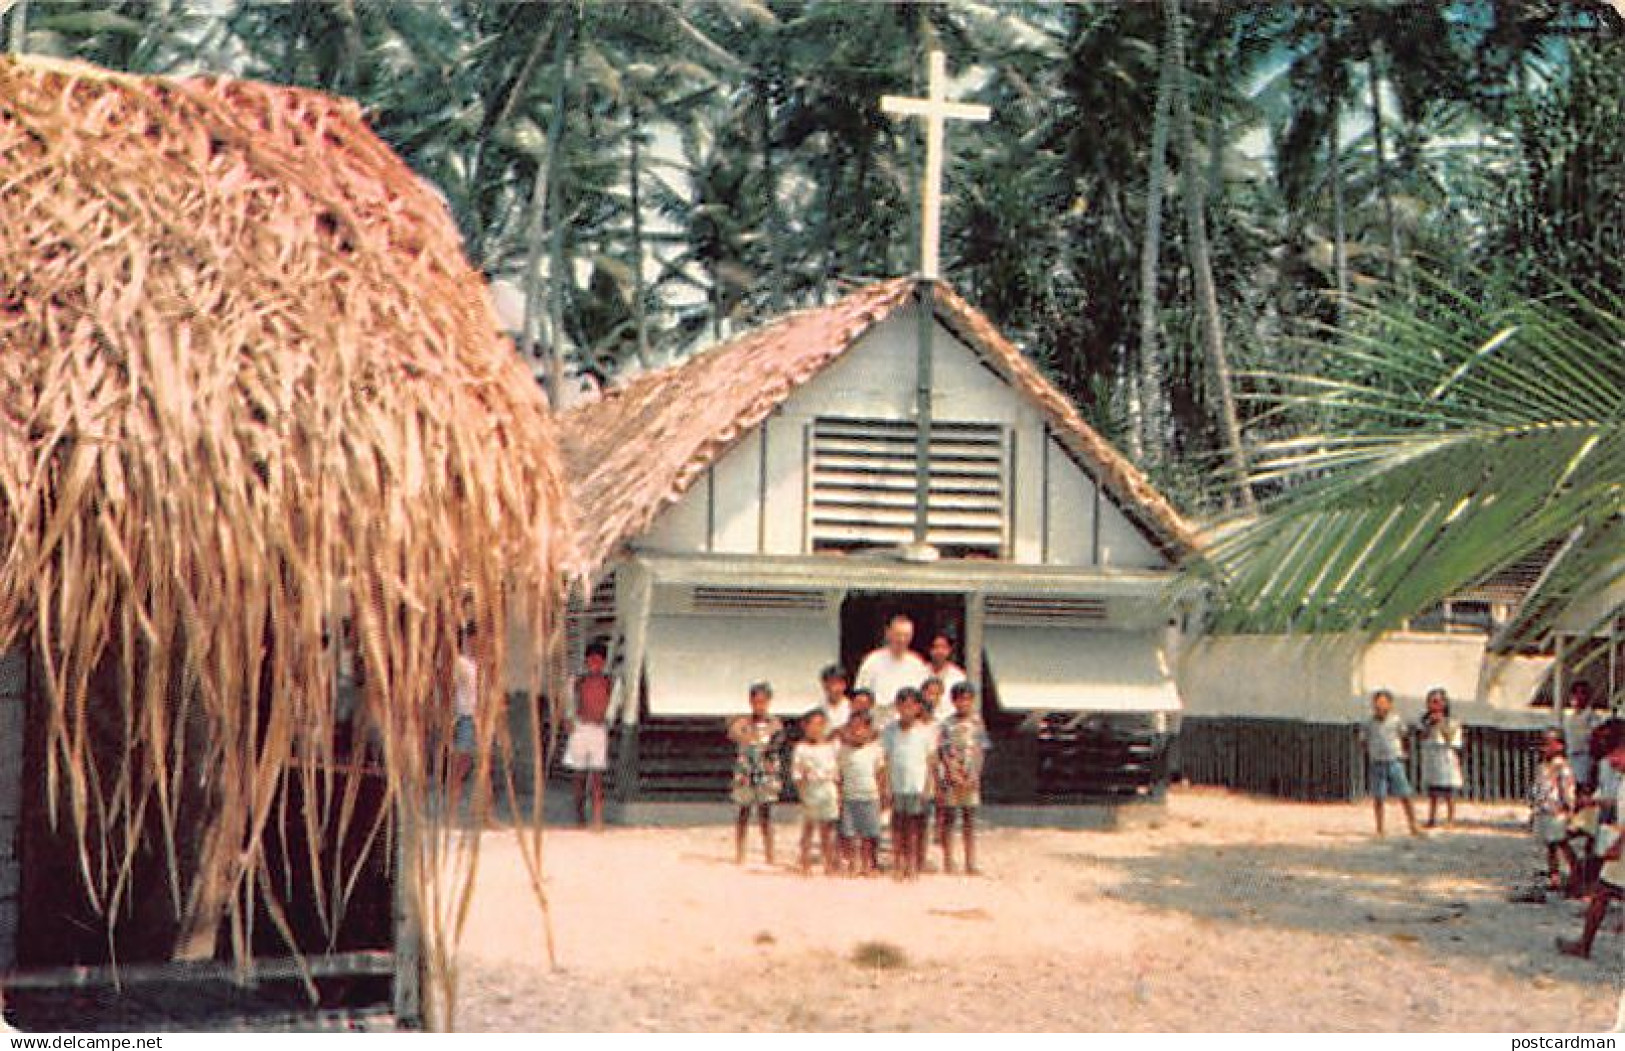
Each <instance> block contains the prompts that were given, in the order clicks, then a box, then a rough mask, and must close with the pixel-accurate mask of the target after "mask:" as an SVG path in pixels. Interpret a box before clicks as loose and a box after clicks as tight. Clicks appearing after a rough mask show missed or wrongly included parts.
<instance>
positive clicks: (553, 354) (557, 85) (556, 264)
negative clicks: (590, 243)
mask: <svg viewBox="0 0 1625 1051" xmlns="http://www.w3.org/2000/svg"><path fill="white" fill-rule="evenodd" d="M560 17H561V18H562V19H563V21H562V23H561V24H560V25H559V28H558V30H557V33H558V37H557V40H556V42H555V44H554V47H553V69H554V73H553V110H552V112H551V113H549V114H548V116H547V124H548V127H547V221H548V226H549V227H550V237H549V239H548V240H549V245H548V253H547V283H548V292H549V295H548V300H547V302H548V307H547V342H548V357H547V396H548V400H549V401H550V402H551V403H552V405H553V408H554V409H559V408H561V407H562V403H561V401H560V399H561V398H562V397H563V392H564V288H565V282H566V281H568V280H569V279H570V275H569V274H568V273H566V265H565V259H564V227H565V217H564V216H563V215H561V214H560V213H561V212H562V211H563V203H564V202H563V195H562V194H561V192H560V189H559V171H560V169H561V168H562V167H563V163H564V135H565V131H566V128H567V126H566V124H565V122H564V105H565V94H564V89H565V86H566V83H567V82H568V80H569V73H570V45H571V42H572V40H573V38H574V36H575V24H576V20H575V8H574V7H573V6H571V5H569V4H565V5H562V8H561V14H560Z"/></svg>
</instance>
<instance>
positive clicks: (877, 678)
mask: <svg viewBox="0 0 1625 1051" xmlns="http://www.w3.org/2000/svg"><path fill="white" fill-rule="evenodd" d="M930 677H931V666H930V665H929V664H927V663H925V658H924V657H921V656H920V655H919V654H918V653H915V652H914V651H913V650H904V651H903V655H902V656H901V657H893V656H892V654H891V650H888V649H886V648H885V647H884V646H882V647H881V648H880V649H878V650H875V651H874V652H873V653H871V654H869V656H867V657H865V658H863V663H862V664H860V665H858V682H857V688H858V689H860V690H871V691H873V692H874V695H875V707H876V708H881V707H885V706H886V705H889V704H892V703H894V702H895V701H896V700H897V691H898V690H901V689H903V688H904V687H905V686H907V687H912V688H913V689H916V690H917V689H919V688H920V683H922V682H924V681H925V680H926V679H928V678H930Z"/></svg>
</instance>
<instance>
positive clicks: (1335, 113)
mask: <svg viewBox="0 0 1625 1051" xmlns="http://www.w3.org/2000/svg"><path fill="white" fill-rule="evenodd" d="M1342 119H1343V115H1342V111H1341V108H1340V107H1339V106H1338V103H1337V100H1336V99H1335V98H1334V99H1332V100H1331V127H1330V129H1329V130H1328V138H1327V140H1326V152H1327V155H1328V156H1327V158H1326V174H1327V178H1329V179H1330V180H1331V182H1332V271H1333V273H1334V274H1335V275H1336V278H1337V327H1338V328H1339V329H1341V328H1342V327H1343V325H1344V322H1345V321H1346V320H1347V317H1348V314H1347V311H1348V299H1349V243H1348V215H1347V213H1346V211H1345V207H1346V206H1345V204H1344V201H1343V132H1342V129H1341V128H1340V127H1339V124H1340V123H1341V121H1342Z"/></svg>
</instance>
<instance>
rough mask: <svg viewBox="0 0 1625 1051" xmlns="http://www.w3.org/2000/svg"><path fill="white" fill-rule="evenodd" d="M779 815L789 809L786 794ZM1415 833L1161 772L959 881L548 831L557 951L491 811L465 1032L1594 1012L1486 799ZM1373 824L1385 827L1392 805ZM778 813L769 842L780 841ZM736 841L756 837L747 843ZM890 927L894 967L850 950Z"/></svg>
mask: <svg viewBox="0 0 1625 1051" xmlns="http://www.w3.org/2000/svg"><path fill="white" fill-rule="evenodd" d="M783 809H784V811H785V813H786V814H787V815H788V814H790V813H793V808H788V807H786V808H783ZM1460 816H1461V817H1462V818H1463V819H1465V825H1464V827H1462V828H1459V829H1457V830H1453V831H1448V832H1441V833H1439V834H1437V835H1435V836H1434V837H1432V838H1430V839H1428V840H1426V841H1421V842H1414V841H1412V840H1410V839H1409V838H1408V837H1405V836H1396V835H1393V834H1392V833H1390V838H1389V839H1387V840H1377V839H1375V838H1374V837H1372V835H1371V834H1370V823H1371V817H1370V810H1369V807H1368V806H1367V805H1358V806H1311V805H1302V804H1290V803H1279V802H1268V801H1261V800H1256V799H1250V798H1246V797H1240V796H1231V795H1227V794H1223V793H1217V792H1209V791H1190V790H1187V791H1182V792H1176V793H1175V794H1174V795H1173V796H1172V798H1171V800H1170V803H1169V806H1168V809H1167V811H1166V814H1165V816H1164V817H1162V818H1161V819H1160V820H1159V821H1156V822H1155V823H1154V825H1153V826H1152V827H1147V828H1144V829H1140V830H1131V831H1118V832H1074V831H1050V830H1018V829H993V830H985V831H984V835H983V837H982V844H983V868H984V870H985V872H986V873H987V875H985V876H984V877H983V878H979V879H971V878H965V877H952V876H944V875H928V876H926V877H925V878H924V879H922V880H921V881H920V882H919V883H917V884H911V885H901V884H897V883H894V882H892V881H891V880H890V879H880V880H832V879H825V878H823V877H813V878H810V879H808V878H803V877H801V876H799V875H798V874H796V873H795V872H793V871H791V870H789V869H783V868H781V869H777V870H769V869H767V868H766V867H765V866H763V865H761V864H759V863H757V864H752V865H748V866H746V867H745V868H743V869H740V868H737V867H735V866H734V865H733V863H732V854H733V844H732V830H731V829H729V828H721V827H717V828H702V829H661V830H653V829H611V830H610V831H609V832H607V833H604V834H600V835H594V834H591V833H587V832H580V831H576V830H573V829H572V830H563V831H557V832H550V833H549V836H548V840H547V851H548V876H547V888H548V892H549V894H550V897H551V901H552V904H553V912H554V929H555V933H556V936H557V939H558V946H559V953H560V959H559V966H558V968H557V969H555V970H550V969H549V968H548V965H547V963H546V961H545V950H544V949H543V944H544V943H543V937H542V926H541V919H540V913H539V910H538V909H537V907H536V905H535V903H534V900H533V899H532V897H531V895H530V891H529V889H528V883H527V881H526V879H525V876H524V873H523V869H522V867H521V865H520V863H519V860H518V855H517V852H516V850H515V848H514V846H513V843H512V840H511V838H510V837H509V836H507V835H504V834H501V833H491V834H489V835H488V837H487V840H486V843H485V846H484V851H483V852H482V858H481V862H480V882H479V887H478V891H477V896H476V898H475V904H474V909H473V914H472V916H471V919H470V921H469V925H468V929H467V934H466V937H465V942H464V948H463V953H462V956H461V960H462V966H461V973H462V987H463V995H462V1002H461V1007H460V1010H459V1017H458V1026H459V1028H467V1029H479V1030H509V1031H512V1030H568V1031H606V1030H662V1031H663V1030H728V1031H733V1030H972V1031H975V1030H1005V1029H1009V1030H1220V1031H1236V1030H1240V1031H1248V1030H1300V1029H1306V1030H1394V1029H1398V1030H1446V1031H1460V1030H1489V1031H1575V1030H1581V1031H1584V1030H1600V1029H1605V1028H1607V1027H1609V1026H1611V1025H1612V1024H1613V1021H1614V1014H1615V1002H1616V989H1617V988H1618V986H1619V980H1620V977H1621V963H1622V959H1625V957H1622V943H1625V939H1622V938H1621V937H1620V935H1618V934H1616V933H1612V932H1609V931H1608V929H1607V928H1605V933H1604V934H1603V935H1602V937H1601V938H1600V939H1599V942H1598V947H1597V952H1596V956H1595V958H1594V959H1593V960H1592V961H1589V962H1588V961H1580V960H1572V959H1568V958H1566V957H1561V956H1559V955H1558V954H1557V953H1556V952H1554V951H1553V948H1552V941H1553V938H1554V936H1556V935H1558V934H1566V935H1571V936H1572V935H1573V934H1575V933H1577V931H1578V929H1579V919H1578V917H1579V909H1580V906H1579V905H1577V904H1575V903H1562V902H1553V903H1551V904H1547V905H1516V904H1512V903H1510V902H1508V901H1507V893H1508V891H1509V890H1510V889H1511V888H1512V887H1513V886H1514V885H1516V884H1519V883H1528V882H1529V881H1530V880H1531V878H1532V876H1533V874H1534V873H1535V871H1536V870H1537V869H1538V868H1539V867H1540V866H1541V865H1542V864H1543V857H1542V855H1541V853H1540V851H1539V849H1538V847H1537V846H1536V845H1535V844H1534V843H1533V842H1532V841H1531V839H1530V838H1529V836H1528V835H1527V834H1526V833H1525V832H1524V831H1523V828H1522V825H1521V824H1519V818H1520V817H1521V814H1520V813H1519V812H1518V811H1517V810H1515V809H1512V808H1507V807H1498V808H1490V807H1475V806H1465V807H1463V808H1462V813H1461V815H1460ZM1390 825H1391V826H1398V827H1401V828H1402V827H1403V822H1402V820H1401V819H1400V816H1399V814H1398V813H1397V812H1393V811H1392V808H1391V812H1390ZM793 839H794V836H793V830H792V829H791V828H790V827H789V826H788V825H781V827H780V836H779V848H780V854H781V860H787V859H790V858H791V857H792V856H793V854H794V847H795V844H794V842H793ZM758 856H759V854H758V851H757V845H756V840H755V839H754V836H753V838H752V857H753V858H756V857H758ZM867 941H880V942H885V943H889V944H890V945H893V946H895V947H897V948H899V949H901V950H902V952H903V953H904V954H905V956H906V961H907V962H906V965H905V966H903V967H901V968H897V969H886V970H875V969H871V968H866V967H863V966H859V965H858V964H856V963H854V962H853V961H852V959H851V957H852V953H853V950H854V948H855V947H856V946H858V945H859V944H860V943H863V942H867Z"/></svg>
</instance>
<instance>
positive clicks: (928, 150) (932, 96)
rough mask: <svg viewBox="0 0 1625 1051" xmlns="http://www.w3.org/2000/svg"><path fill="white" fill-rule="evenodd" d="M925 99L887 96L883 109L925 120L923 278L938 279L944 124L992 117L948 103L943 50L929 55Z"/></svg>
mask: <svg viewBox="0 0 1625 1051" xmlns="http://www.w3.org/2000/svg"><path fill="white" fill-rule="evenodd" d="M926 89H927V90H926V97H925V98H923V99H912V98H903V97H901V96H898V95H884V96H882V97H881V99H880V108H881V109H882V110H884V111H885V112H887V113H892V114H896V115H898V116H905V117H923V118H925V178H924V179H923V180H922V185H921V189H920V198H921V201H920V204H921V220H920V276H921V277H924V278H932V279H934V278H936V276H937V256H938V252H939V248H940V246H941V243H942V230H941V226H942V148H943V138H944V135H943V132H944V125H945V124H946V123H947V122H948V121H949V120H973V121H984V120H987V119H988V118H989V117H991V116H992V115H993V111H992V110H991V109H989V108H988V107H986V106H980V105H975V104H973V103H965V102H949V101H948V58H947V56H946V55H944V54H943V53H942V52H941V51H933V52H931V56H930V73H929V76H928V78H927V81H926Z"/></svg>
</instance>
